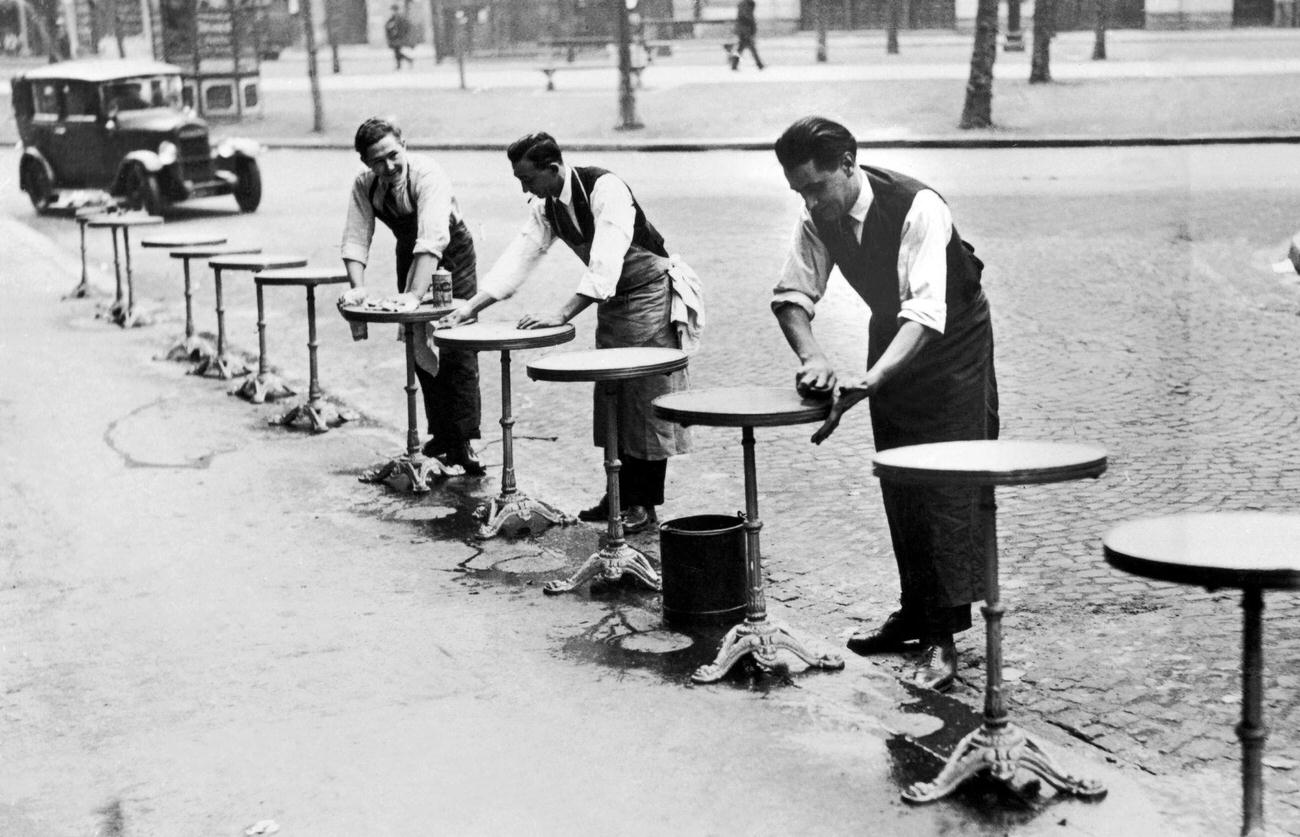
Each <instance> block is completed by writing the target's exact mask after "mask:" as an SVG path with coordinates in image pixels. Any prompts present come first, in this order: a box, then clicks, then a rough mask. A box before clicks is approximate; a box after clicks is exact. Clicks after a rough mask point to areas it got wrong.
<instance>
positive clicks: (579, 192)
mask: <svg viewBox="0 0 1300 837" xmlns="http://www.w3.org/2000/svg"><path fill="white" fill-rule="evenodd" d="M506 156H507V157H508V158H509V159H510V164H511V166H512V167H513V171H514V176H515V177H516V178H517V179H518V180H519V183H520V185H521V186H522V187H523V190H524V191H525V192H527V193H529V194H531V195H532V196H533V200H531V201H530V205H529V213H528V218H527V220H526V221H525V222H524V226H523V228H522V229H521V230H520V231H519V234H518V235H517V236H515V238H514V240H513V241H512V242H510V243H509V244H508V245H507V246H506V249H505V252H504V253H502V255H501V258H500V259H498V260H497V263H496V264H495V265H493V266H492V269H491V270H489V271H488V274H487V276H486V277H484V280H483V285H482V289H481V290H480V291H479V293H478V295H477V296H475V297H474V298H473V299H472V300H470V301H469V303H467V304H466V305H463V306H461V307H460V308H458V309H456V310H455V311H453V312H452V313H451V314H448V315H447V316H446V317H445V318H443V319H442V320H440V321H439V322H438V326H439V327H442V326H453V325H457V324H458V323H461V322H463V321H465V320H467V319H469V318H470V317H473V316H474V315H476V314H477V313H478V312H479V311H482V310H483V309H484V308H487V307H488V306H489V305H493V304H495V303H496V302H498V301H500V300H502V299H507V298H508V297H510V296H512V295H513V294H514V293H515V291H516V290H518V288H519V287H520V286H521V285H522V284H523V283H524V281H525V280H526V279H527V278H528V276H529V274H530V273H531V272H532V270H533V268H534V266H535V265H536V264H537V262H538V260H539V259H541V257H542V256H543V254H545V253H546V251H547V250H548V249H549V248H550V247H551V245H552V244H554V243H555V242H557V241H563V242H564V243H565V244H566V245H568V247H569V248H570V249H572V250H573V252H574V253H575V254H576V255H577V256H578V258H580V259H581V260H582V262H583V263H584V265H585V268H586V269H585V270H584V271H583V273H582V275H581V277H580V278H579V279H578V281H577V284H576V287H574V289H573V293H572V294H570V295H569V296H568V298H566V299H565V300H564V301H563V302H562V303H561V304H560V306H559V307H558V308H557V309H555V310H554V311H550V312H546V313H540V314H527V315H525V316H524V317H523V318H521V319H520V320H519V325H518V327H519V328H545V327H547V326H557V325H562V324H564V323H567V322H568V321H569V320H571V319H573V318H574V317H576V316H577V315H578V314H579V313H581V312H582V311H584V310H585V309H586V308H588V307H589V306H591V305H595V306H596V348H598V349H610V348H619V347H635V346H656V347H662V348H671V349H682V350H683V351H686V352H688V353H689V352H691V351H694V349H695V347H696V346H697V345H698V342H699V333H700V329H701V328H702V327H703V325H704V313H703V305H702V291H701V289H700V285H699V278H698V277H696V275H695V272H694V271H693V270H691V269H690V267H689V266H687V265H686V264H685V263H684V262H682V261H681V260H680V259H678V258H677V257H676V256H669V255H668V251H667V249H666V248H665V247H664V239H663V236H661V235H660V234H659V232H658V231H657V230H656V229H655V228H654V225H653V224H651V223H650V220H649V219H648V218H647V217H646V215H645V212H644V211H643V210H642V209H641V206H640V204H638V203H637V201H636V199H635V198H634V197H632V192H631V190H629V189H628V187H627V184H626V183H624V182H623V181H622V180H620V179H619V178H618V176H617V175H614V174H612V173H611V172H608V171H605V170H604V169H601V168H596V167H595V166H587V167H584V166H568V165H566V164H565V162H564V158H563V156H562V154H561V152H560V147H559V145H558V144H557V143H556V142H555V138H554V137H552V136H551V135H550V134H547V133H536V134H530V135H528V136H526V137H523V138H521V139H519V140H516V141H515V142H514V143H512V144H511V145H510V147H509V148H508V149H507V150H506ZM686 385H687V380H686V371H685V370H680V371H677V372H673V373H672V374H671V375H651V376H648V377H644V378H636V379H633V380H628V381H620V382H618V384H617V388H616V393H615V394H614V396H613V397H614V398H615V399H616V400H617V410H618V432H619V439H618V451H617V455H618V459H619V461H621V462H622V468H620V469H619V473H618V479H619V499H620V501H621V502H620V505H622V506H623V508H622V509H620V512H622V514H623V517H624V530H625V531H627V532H639V531H641V530H643V529H647V528H649V527H650V526H652V525H653V524H654V523H655V522H656V521H657V520H658V515H657V514H656V512H655V506H657V505H659V504H661V503H663V501H664V479H665V476H666V474H667V468H668V457H670V456H675V455H677V454H680V453H688V452H689V451H690V435H689V434H688V432H687V430H686V428H684V427H682V426H681V425H680V424H677V423H676V422H671V421H666V420H664V419H661V418H658V417H657V416H655V415H654V411H653V410H652V409H651V407H650V402H651V401H653V400H654V399H655V398H657V397H659V396H660V395H664V394H667V393H670V392H678V391H680V390H684V389H686ZM609 397H610V395H609V394H608V393H607V390H606V388H605V387H604V386H601V385H599V384H598V385H597V386H596V393H595V403H594V416H593V422H592V424H593V438H594V441H595V444H596V446H597V447H603V446H604V444H605V426H604V425H605V414H606V410H605V408H606V404H607V403H608V402H607V399H608V398H609ZM608 508H609V497H608V496H604V497H602V498H601V500H600V501H599V502H598V503H597V504H596V505H595V506H593V507H591V508H589V509H584V510H583V511H581V512H579V514H578V517H579V518H580V519H582V520H585V521H588V522H598V521H602V520H606V519H608Z"/></svg>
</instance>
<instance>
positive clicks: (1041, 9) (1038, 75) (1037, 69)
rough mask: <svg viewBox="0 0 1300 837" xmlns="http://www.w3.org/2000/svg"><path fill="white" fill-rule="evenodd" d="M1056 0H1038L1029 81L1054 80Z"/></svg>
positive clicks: (1033, 82)
mask: <svg viewBox="0 0 1300 837" xmlns="http://www.w3.org/2000/svg"><path fill="white" fill-rule="evenodd" d="M1055 14H1056V3H1055V2H1054V0H1038V2H1037V4H1036V5H1035V6H1034V54H1033V56H1032V57H1031V58H1030V62H1029V83H1030V84H1046V83H1047V82H1050V81H1051V80H1052V36H1053V35H1055V34H1056V31H1055V30H1056V27H1055V26H1054V25H1053V23H1052V22H1053V15H1055Z"/></svg>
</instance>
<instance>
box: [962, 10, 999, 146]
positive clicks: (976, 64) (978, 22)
mask: <svg viewBox="0 0 1300 837" xmlns="http://www.w3.org/2000/svg"><path fill="white" fill-rule="evenodd" d="M997 56H998V0H979V4H978V5H977V6H976V7H975V48H974V50H972V52H971V57H970V79H969V80H968V81H967V82H966V106H965V107H964V108H963V109H962V112H961V123H960V125H959V127H961V128H963V129H969V128H991V127H993V62H994V60H995V59H996V58H997Z"/></svg>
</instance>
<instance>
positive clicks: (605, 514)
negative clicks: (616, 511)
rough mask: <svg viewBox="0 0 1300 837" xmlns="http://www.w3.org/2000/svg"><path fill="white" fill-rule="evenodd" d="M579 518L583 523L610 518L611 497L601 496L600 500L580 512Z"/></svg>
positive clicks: (599, 521)
mask: <svg viewBox="0 0 1300 837" xmlns="http://www.w3.org/2000/svg"><path fill="white" fill-rule="evenodd" d="M578 519H579V520H581V521H582V522H583V523H601V522H603V521H606V520H608V519H609V497H608V496H604V497H601V498H600V502H599V503H597V504H596V505H594V506H592V507H591V508H589V509H583V510H582V511H580V512H578Z"/></svg>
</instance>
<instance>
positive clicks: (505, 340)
mask: <svg viewBox="0 0 1300 837" xmlns="http://www.w3.org/2000/svg"><path fill="white" fill-rule="evenodd" d="M573 334H574V329H573V325H572V324H571V323H565V324H564V325H559V326H551V327H549V328H515V327H514V326H513V325H510V324H509V323H472V324H470V325H463V326H460V327H458V328H451V329H446V330H444V331H436V332H434V334H433V342H434V343H436V344H437V345H438V346H440V347H441V346H446V347H449V348H454V349H464V350H466V351H472V352H488V351H499V352H501V494H500V495H498V496H496V497H493V498H492V499H491V500H490V501H488V502H487V503H484V504H483V505H482V506H480V507H479V508H478V509H476V510H475V512H474V516H475V517H476V518H478V520H479V521H480V525H479V528H478V536H479V537H480V538H490V537H492V536H493V535H496V534H498V533H503V532H504V533H505V534H507V535H515V534H520V533H523V532H528V533H529V534H534V535H535V534H538V533H540V532H541V531H542V530H544V529H545V528H546V527H547V526H548V525H550V524H552V523H560V524H566V523H570V522H572V518H570V517H569V516H568V515H566V514H564V512H562V511H560V510H559V509H556V508H555V507H554V506H552V505H550V504H549V503H543V502H542V501H541V500H536V499H533V498H532V497H529V496H528V495H526V494H524V493H523V492H522V491H520V490H519V489H518V488H517V487H516V486H515V441H514V439H515V437H514V426H515V419H514V414H513V413H512V411H511V404H510V352H512V351H518V350H520V349H540V348H544V347H546V346H558V345H560V344H561V343H567V342H569V341H570V340H572V339H573Z"/></svg>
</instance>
